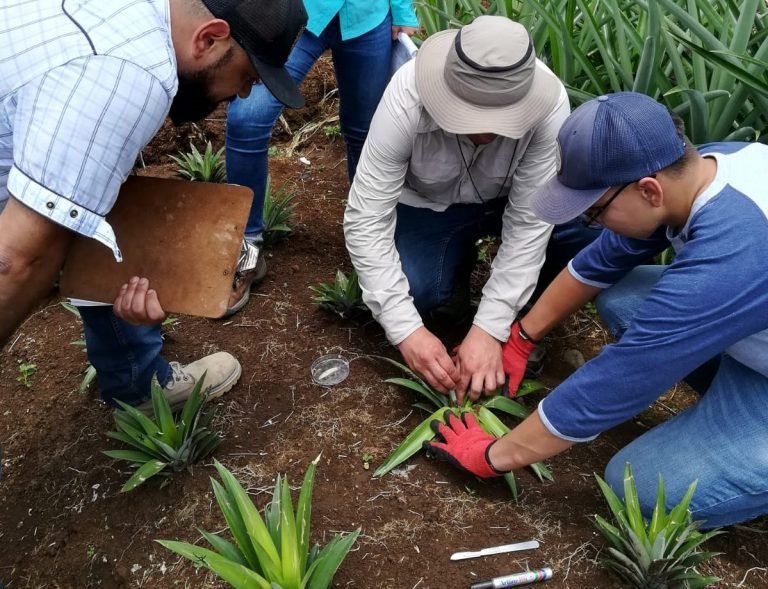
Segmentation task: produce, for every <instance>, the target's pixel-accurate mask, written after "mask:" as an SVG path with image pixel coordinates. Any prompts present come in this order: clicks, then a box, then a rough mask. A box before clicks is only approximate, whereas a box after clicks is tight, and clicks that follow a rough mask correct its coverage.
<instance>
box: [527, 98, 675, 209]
mask: <svg viewBox="0 0 768 589" xmlns="http://www.w3.org/2000/svg"><path fill="white" fill-rule="evenodd" d="M684 152H685V141H684V140H683V138H682V137H680V135H679V134H678V131H677V129H676V128H675V123H674V121H672V117H671V116H670V114H669V111H668V110H667V108H666V107H665V106H664V105H662V104H659V103H658V102H656V101H655V100H654V99H653V98H650V97H649V96H646V95H645V94H638V93H636V92H617V93H616V94H607V95H605V96H598V97H597V98H593V99H592V100H590V101H589V102H585V103H584V104H582V105H581V106H580V107H579V108H577V109H576V110H574V111H573V112H572V113H571V115H570V116H569V117H568V118H567V119H566V120H565V123H563V126H562V128H561V129H560V132H559V134H558V136H557V175H556V176H554V177H553V178H552V179H551V180H549V182H547V183H546V184H545V185H544V186H543V187H542V188H541V190H539V191H538V193H537V194H536V195H535V196H534V197H533V199H532V201H531V208H532V209H533V212H534V213H535V214H536V216H537V217H539V218H540V219H542V220H543V221H546V222H547V223H553V224H558V223H565V222H566V221H570V220H571V219H575V218H576V217H578V216H579V215H580V214H581V213H583V212H584V211H586V210H587V209H588V208H589V207H591V206H592V205H593V204H595V202H596V201H597V200H598V199H599V198H600V197H601V196H602V195H603V194H605V192H606V190H608V189H609V188H610V187H611V186H619V185H621V184H626V183H627V182H634V181H636V180H640V179H641V178H645V177H646V176H650V175H651V174H654V173H656V172H658V171H659V170H661V169H663V168H666V167H667V166H669V165H670V164H673V163H674V162H676V161H677V160H678V159H680V158H681V157H682V156H683V153H684Z"/></svg>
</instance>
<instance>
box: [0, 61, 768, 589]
mask: <svg viewBox="0 0 768 589" xmlns="http://www.w3.org/2000/svg"><path fill="white" fill-rule="evenodd" d="M330 71H331V70H330V68H329V66H328V64H327V63H325V64H322V66H321V67H320V68H319V71H318V72H316V73H315V74H313V75H312V76H311V77H310V80H309V83H308V87H309V89H310V100H309V102H310V103H313V104H314V103H317V102H318V101H319V100H320V98H321V97H322V96H323V95H325V94H327V92H328V91H329V90H330V89H331V88H332V87H333V86H332V74H330V80H331V82H329V81H328V79H329V72H330ZM326 102H327V103H328V104H329V105H330V106H326V107H325V108H324V109H323V110H321V111H318V110H317V109H315V110H312V109H309V111H311V112H307V113H305V114H302V113H298V115H297V114H292V115H291V116H290V118H289V119H288V121H289V123H288V124H289V127H291V128H292V130H293V131H295V130H296V129H298V128H299V127H300V126H301V125H302V124H303V123H304V122H306V121H309V120H317V118H318V117H325V118H329V117H330V116H332V114H333V111H332V103H333V96H331V97H329V99H328V100H327V101H326ZM329 109H330V110H329ZM297 116H298V117H299V118H296V117H297ZM301 117H306V118H301ZM201 136H202V137H205V138H210V139H211V140H213V142H214V146H215V147H218V146H220V145H221V144H222V141H223V113H222V112H219V113H218V115H215V116H214V117H213V118H212V120H210V121H208V122H206V123H204V124H203V125H198V126H188V127H185V128H182V129H172V128H171V127H167V128H165V129H164V131H163V132H162V133H161V135H160V136H159V137H158V139H157V141H156V142H155V143H153V145H152V146H151V148H150V149H148V150H146V151H145V154H144V156H145V163H146V165H147V169H146V170H144V171H143V172H142V173H148V174H156V175H167V174H168V173H169V171H170V170H172V166H170V165H169V160H168V159H167V156H168V155H170V154H173V153H175V152H176V151H177V150H178V149H179V148H186V147H187V145H188V143H189V139H192V140H195V141H196V143H197V144H198V145H200V142H199V137H201ZM290 140H291V137H290V136H287V135H285V134H283V135H282V136H281V137H279V141H278V143H277V144H278V145H279V146H280V147H281V148H283V149H284V148H285V147H286V145H287V144H288V142H289V141H290ZM280 153H281V152H278V154H277V155H276V156H275V157H274V158H273V161H272V166H271V172H272V175H273V179H274V184H275V185H280V184H281V183H285V184H287V185H288V186H289V187H290V188H292V189H294V190H296V191H298V193H299V198H298V199H297V201H298V209H297V214H296V218H295V219H294V227H295V230H294V233H293V235H292V236H291V237H290V238H289V239H288V240H287V241H285V242H283V243H281V244H279V245H277V246H276V247H274V248H273V249H271V250H270V251H269V258H268V262H269V274H268V276H267V279H266V280H265V282H264V283H263V285H262V286H261V288H260V289H259V290H258V292H256V293H254V296H253V298H252V300H251V302H250V304H249V305H248V306H247V307H246V308H245V310H244V311H242V312H241V313H239V314H238V315H236V316H235V317H234V318H232V319H231V320H227V321H209V320H204V319H196V318H191V317H182V318H180V321H179V322H178V323H177V324H176V325H174V326H173V327H171V328H170V329H168V330H167V331H166V346H165V350H164V353H165V355H166V356H167V357H168V358H169V359H175V360H179V361H181V362H189V361H192V360H194V359H196V358H198V357H200V356H202V355H205V354H209V353H211V352H213V351H216V350H227V351H230V352H232V353H233V354H235V355H236V356H237V357H238V358H239V359H240V362H241V363H242V365H243V376H242V378H241V380H240V382H239V384H238V385H237V386H236V387H235V388H234V389H233V390H232V391H231V392H230V393H228V394H227V395H226V396H225V397H224V398H222V399H221V401H220V402H218V409H219V416H218V418H217V425H218V427H219V428H220V430H221V431H222V432H223V434H224V437H225V441H224V443H223V444H222V446H221V447H220V448H219V449H218V450H217V452H216V454H215V457H216V458H217V459H218V460H220V461H222V462H224V463H225V464H226V465H227V466H228V467H229V468H231V469H232V470H233V471H234V472H235V473H236V474H237V476H238V478H239V479H240V480H241V481H242V482H243V484H244V485H245V486H246V487H247V488H248V489H249V491H250V492H251V493H252V495H253V498H254V500H255V501H256V502H257V504H259V505H263V504H264V503H266V501H267V500H268V499H269V497H268V491H269V489H270V487H271V485H273V483H274V477H275V475H276V474H277V473H278V472H282V473H287V474H288V476H289V478H290V480H291V481H292V483H293V484H294V485H296V484H298V483H299V482H300V480H301V477H302V476H303V473H304V471H305V469H306V467H307V465H308V464H309V462H310V461H311V460H312V459H314V458H315V457H316V456H317V455H318V454H319V453H322V458H321V461H320V464H319V467H318V471H317V480H316V486H315V502H314V507H313V514H312V519H313V536H314V538H315V539H316V540H318V541H321V542H322V541H324V540H325V539H327V538H328V536H329V534H332V533H334V532H337V531H350V530H353V529H355V528H357V527H361V528H362V534H361V536H360V539H359V540H358V542H357V544H356V546H355V548H354V551H353V552H352V553H351V554H350V555H349V557H348V558H347V560H346V561H345V562H344V564H343V565H342V567H341V569H340V571H339V573H338V575H337V577H336V580H335V584H334V586H336V587H359V588H393V589H404V588H406V589H416V588H421V589H427V588H433V589H434V588H439V587H448V588H460V587H467V586H468V584H469V583H471V582H473V581H477V580H479V579H484V578H489V577H492V576H494V575H500V574H507V573H510V572H515V571H520V570H523V569H524V568H525V567H540V566H551V567H552V568H553V569H554V571H555V578H554V580H553V581H551V582H550V583H548V585H547V586H549V587H553V588H590V587H598V588H610V587H619V586H621V585H620V584H619V582H618V581H617V580H616V579H615V578H614V577H612V576H610V575H609V574H607V573H606V572H605V571H604V570H603V569H601V568H599V567H598V566H597V559H598V558H599V556H600V551H601V550H603V549H604V544H603V543H602V541H601V539H600V538H599V537H598V536H597V534H596V533H595V531H594V528H593V526H592V523H591V520H592V518H591V515H592V514H594V513H600V514H603V515H605V514H606V511H607V510H606V508H605V506H604V504H603V501H602V499H601V497H600V495H599V492H598V489H597V486H596V485H595V483H594V479H593V473H595V472H598V473H600V472H602V469H603V467H604V465H605V464H606V462H607V461H608V459H609V458H610V456H611V455H612V454H613V453H614V452H615V451H616V450H617V449H618V448H620V447H621V446H623V445H624V444H626V443H627V442H628V441H629V440H631V439H632V438H634V437H635V436H637V435H639V434H640V433H642V432H643V431H645V430H646V429H647V428H648V427H651V426H652V425H653V424H655V423H658V422H659V421H660V420H663V419H665V418H667V417H668V416H669V415H670V412H672V411H678V410H680V408H682V407H684V406H685V404H686V403H688V402H689V401H690V399H689V397H688V395H687V394H686V393H685V391H683V390H682V389H681V390H675V391H671V392H670V393H669V394H668V395H667V396H665V398H664V399H663V400H662V402H661V403H658V404H656V405H654V407H652V408H651V409H649V410H648V411H646V412H645V413H643V414H642V415H641V416H640V417H639V418H638V419H637V420H635V421H633V422H632V423H627V424H624V425H622V426H621V427H618V428H616V429H615V430H613V431H610V432H607V433H606V434H604V435H603V436H601V437H600V438H599V439H598V440H597V441H596V442H594V443H591V444H588V445H580V446H577V447H575V448H574V449H573V450H572V451H570V452H567V453H566V454H564V455H562V456H559V457H556V458H554V459H552V460H551V461H549V466H550V467H551V468H552V471H553V473H554V475H555V482H553V483H545V484H542V483H539V482H538V481H537V480H536V479H535V478H534V477H533V475H531V474H529V473H528V472H521V473H519V477H518V479H519V480H518V482H519V485H520V487H521V496H520V501H519V503H518V504H515V503H514V502H512V501H511V500H510V497H509V494H508V491H507V490H506V488H505V487H504V486H503V484H502V483H500V482H498V481H491V482H481V481H478V480H476V479H474V478H471V477H468V476H464V475H463V474H461V473H459V472H456V471H454V470H453V469H451V468H450V467H449V466H447V465H446V464H443V463H438V462H432V461H429V460H427V459H426V458H425V457H424V456H418V457H416V458H415V459H413V460H411V461H410V463H409V464H408V467H407V469H404V470H403V472H401V473H400V474H399V475H388V476H386V477H384V478H381V479H372V477H371V472H372V470H373V469H371V470H365V469H364V467H363V460H362V456H363V454H364V453H370V454H372V455H373V456H374V459H373V466H374V467H375V466H376V465H378V464H380V463H381V461H382V460H383V459H384V458H385V457H386V456H387V455H388V453H389V452H390V451H391V449H392V448H393V447H394V446H395V445H396V444H397V443H398V442H399V441H400V440H401V439H402V438H403V437H404V436H405V435H406V434H407V432H408V431H409V430H410V428H411V427H413V426H414V425H416V424H417V423H418V422H419V421H420V419H422V415H421V414H420V412H419V410H414V409H412V407H411V403H412V402H414V401H415V399H414V398H413V396H412V395H411V394H409V393H408V392H407V391H404V390H401V389H395V388H393V387H391V386H389V385H386V384H384V383H383V382H382V381H383V379H384V378H387V377H389V376H394V375H395V374H394V372H393V370H392V369H391V368H390V367H386V366H382V365H378V364H375V363H374V362H372V361H370V360H368V359H366V358H364V357H363V356H364V355H365V354H369V353H379V354H380V353H384V354H388V355H392V356H393V357H394V351H393V350H391V349H390V348H389V346H388V345H387V343H386V341H385V339H384V337H383V334H382V332H381V330H380V329H379V328H378V326H377V325H376V324H375V323H373V322H372V321H371V320H370V319H369V320H361V321H358V322H339V321H337V320H336V319H334V318H333V317H330V316H328V315H326V314H324V313H323V312H321V311H318V310H317V309H316V308H315V307H314V305H313V303H312V302H311V300H310V292H309V290H308V286H310V285H312V284H317V283H318V282H321V281H328V280H331V279H332V277H333V274H334V272H335V270H336V269H337V268H342V269H344V270H345V271H348V270H349V269H350V264H349V261H348V258H347V254H346V251H345V249H344V240H343V236H342V231H341V219H342V212H343V209H344V202H345V198H346V192H347V189H348V186H347V180H346V173H345V170H346V166H345V162H344V149H343V145H342V143H341V140H340V139H338V138H336V139H335V140H331V139H329V138H327V137H326V135H325V134H324V132H323V130H322V129H320V130H319V131H318V133H316V134H315V135H314V136H313V137H312V138H311V139H310V140H309V141H308V142H306V143H304V144H301V145H299V147H298V148H297V152H296V153H295V154H294V155H293V156H292V157H284V156H281V155H280ZM282 153H284V151H283V152H282ZM299 156H304V157H306V158H307V159H308V160H309V161H310V164H309V165H306V164H303V163H301V162H300V161H299V159H298V158H299ZM440 333H442V334H443V335H444V336H445V338H446V340H447V341H448V342H449V343H453V342H455V341H457V340H458V338H460V336H461V334H460V333H459V332H458V331H457V330H456V329H452V328H450V327H443V328H440ZM80 337H81V326H80V324H79V322H78V320H77V319H76V318H75V317H74V316H73V315H71V314H70V313H68V312H67V311H66V310H65V309H63V308H62V307H61V306H60V305H59V298H58V296H57V295H56V293H53V294H52V295H51V297H50V299H49V300H48V301H47V302H46V303H45V304H44V305H43V306H41V308H40V309H39V310H38V311H37V312H36V313H35V314H34V315H33V316H31V317H30V318H29V319H28V320H27V322H26V323H25V324H24V325H23V326H22V327H21V328H20V329H19V331H18V333H17V334H16V336H15V337H14V338H13V339H12V342H11V343H10V344H9V345H8V346H6V347H5V349H4V350H3V355H2V358H0V398H1V399H2V409H0V444H1V445H2V447H3V448H4V450H5V457H4V466H5V477H4V479H3V480H2V482H0V579H2V580H3V581H4V582H5V584H6V587H7V588H9V589H17V588H19V589H20V588H42V587H47V588H86V587H87V588H90V587H104V588H118V587H119V588H128V587H146V588H173V587H195V588H197V587H223V584H222V583H220V582H218V581H217V580H216V579H215V578H214V577H213V576H212V575H210V574H207V573H206V571H205V570H199V571H198V570H195V568H194V567H193V566H192V565H191V564H190V563H188V562H186V561H183V560H181V559H179V558H177V557H176V556H175V555H174V554H172V553H170V552H168V551H166V550H164V549H163V548H162V547H161V546H159V545H158V544H156V543H155V542H154V540H155V539H183V540H187V541H191V542H198V541H200V540H201V537H200V534H199V533H198V532H197V530H196V529H197V528H198V527H199V528H203V529H208V530H213V531H219V530H222V528H223V519H222V518H221V516H220V514H219V512H218V509H217V508H216V505H215V501H214V499H213V495H212V492H211V489H210V484H209V477H210V476H212V475H213V474H214V473H215V471H214V469H213V467H212V466H211V463H210V462H206V463H205V464H203V465H198V466H197V467H195V468H194V471H193V472H191V473H189V474H183V475H180V476H178V477H176V478H175V479H173V480H172V482H171V483H170V484H169V485H168V486H167V487H165V488H164V489H159V488H158V485H157V484H155V483H153V482H150V483H148V484H146V485H144V486H143V487H140V488H139V489H138V490H136V491H134V492H131V493H129V494H121V493H119V489H120V487H121V485H122V483H123V482H124V481H125V480H126V477H127V473H126V470H125V469H124V468H122V467H121V466H119V465H116V464H115V463H113V462H112V461H111V460H110V459H108V458H107V457H106V456H104V455H103V454H102V453H101V452H102V450H105V449H108V448H110V447H114V445H113V444H112V443H110V441H109V440H108V439H107V438H106V436H105V432H106V431H108V430H109V429H110V428H111V417H110V412H109V411H108V410H107V409H106V408H105V407H104V406H103V405H102V404H101V403H100V402H99V401H98V392H97V391H96V390H92V391H90V392H89V393H88V394H85V395H83V394H81V393H79V392H78V386H79V383H80V379H81V372H82V370H83V369H84V367H85V357H84V354H83V353H82V351H81V348H80V347H77V346H75V345H72V344H71V342H72V341H73V340H76V339H79V338H80ZM604 341H605V335H604V332H603V330H602V329H601V327H600V325H599V323H597V322H596V320H595V319H594V318H593V317H592V316H590V315H588V314H584V313H582V314H579V315H578V316H576V317H575V318H574V319H572V320H571V321H570V322H569V323H568V325H566V326H565V327H564V328H562V329H561V330H560V331H558V332H557V334H556V335H555V336H554V337H553V338H552V340H551V348H550V354H549V360H548V362H547V365H546V368H545V373H544V380H545V382H546V383H547V384H548V385H549V386H555V385H556V384H557V383H558V382H559V381H560V380H562V379H563V378H565V377H566V376H567V375H568V373H569V372H570V370H571V368H569V366H568V364H567V363H566V362H565V361H564V359H563V357H564V353H565V351H566V350H570V349H580V350H581V351H582V353H583V354H584V355H585V356H586V357H590V356H592V355H594V354H595V353H596V352H597V351H598V350H599V348H600V346H601V345H602V344H603V343H604ZM327 352H338V353H342V354H344V355H345V356H347V357H348V358H350V359H351V360H352V362H351V374H350V377H349V378H348V379H347V380H346V381H345V382H344V383H342V384H341V385H339V386H337V387H333V388H328V389H326V388H322V387H319V386H316V385H313V384H312V382H311V380H310V377H309V366H310V364H311V362H312V361H313V360H314V359H315V358H316V357H318V356H320V355H321V354H324V353H327ZM21 362H29V363H34V364H36V366H37V372H36V373H35V374H34V375H33V376H32V377H31V379H30V386H29V387H26V386H23V385H22V384H21V383H19V382H17V380H16V379H17V376H18V375H19V370H18V366H19V363H21ZM94 388H95V387H94ZM535 402H536V399H532V400H530V401H528V404H529V406H531V407H533V405H534V403H535ZM727 532H728V533H727V534H726V535H724V536H722V537H720V538H718V539H716V540H715V541H713V542H711V544H710V546H709V549H711V550H716V551H720V552H722V553H723V554H722V555H721V556H719V557H718V558H716V559H715V560H713V561H711V562H710V563H709V564H707V565H705V567H704V569H705V570H707V571H708V572H710V573H713V574H717V575H720V576H721V577H723V578H724V581H723V583H722V584H721V585H720V586H722V587H744V588H762V587H766V586H768V573H767V572H766V571H767V569H766V567H768V543H767V542H766V538H768V535H766V532H768V527H766V525H765V522H764V521H760V522H753V523H751V524H749V525H747V526H741V527H734V528H731V529H729V530H727ZM531 538H537V539H538V540H539V541H540V542H541V548H540V549H539V550H536V551H532V552H525V553H519V554H518V555H503V556H496V557H491V558H485V559H478V560H470V561H463V562H457V563H454V562H451V561H449V556H450V554H451V553H453V552H454V551H458V550H465V549H477V548H481V547H485V546H490V545H494V544H502V543H509V542H515V541H521V540H527V539H531Z"/></svg>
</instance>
